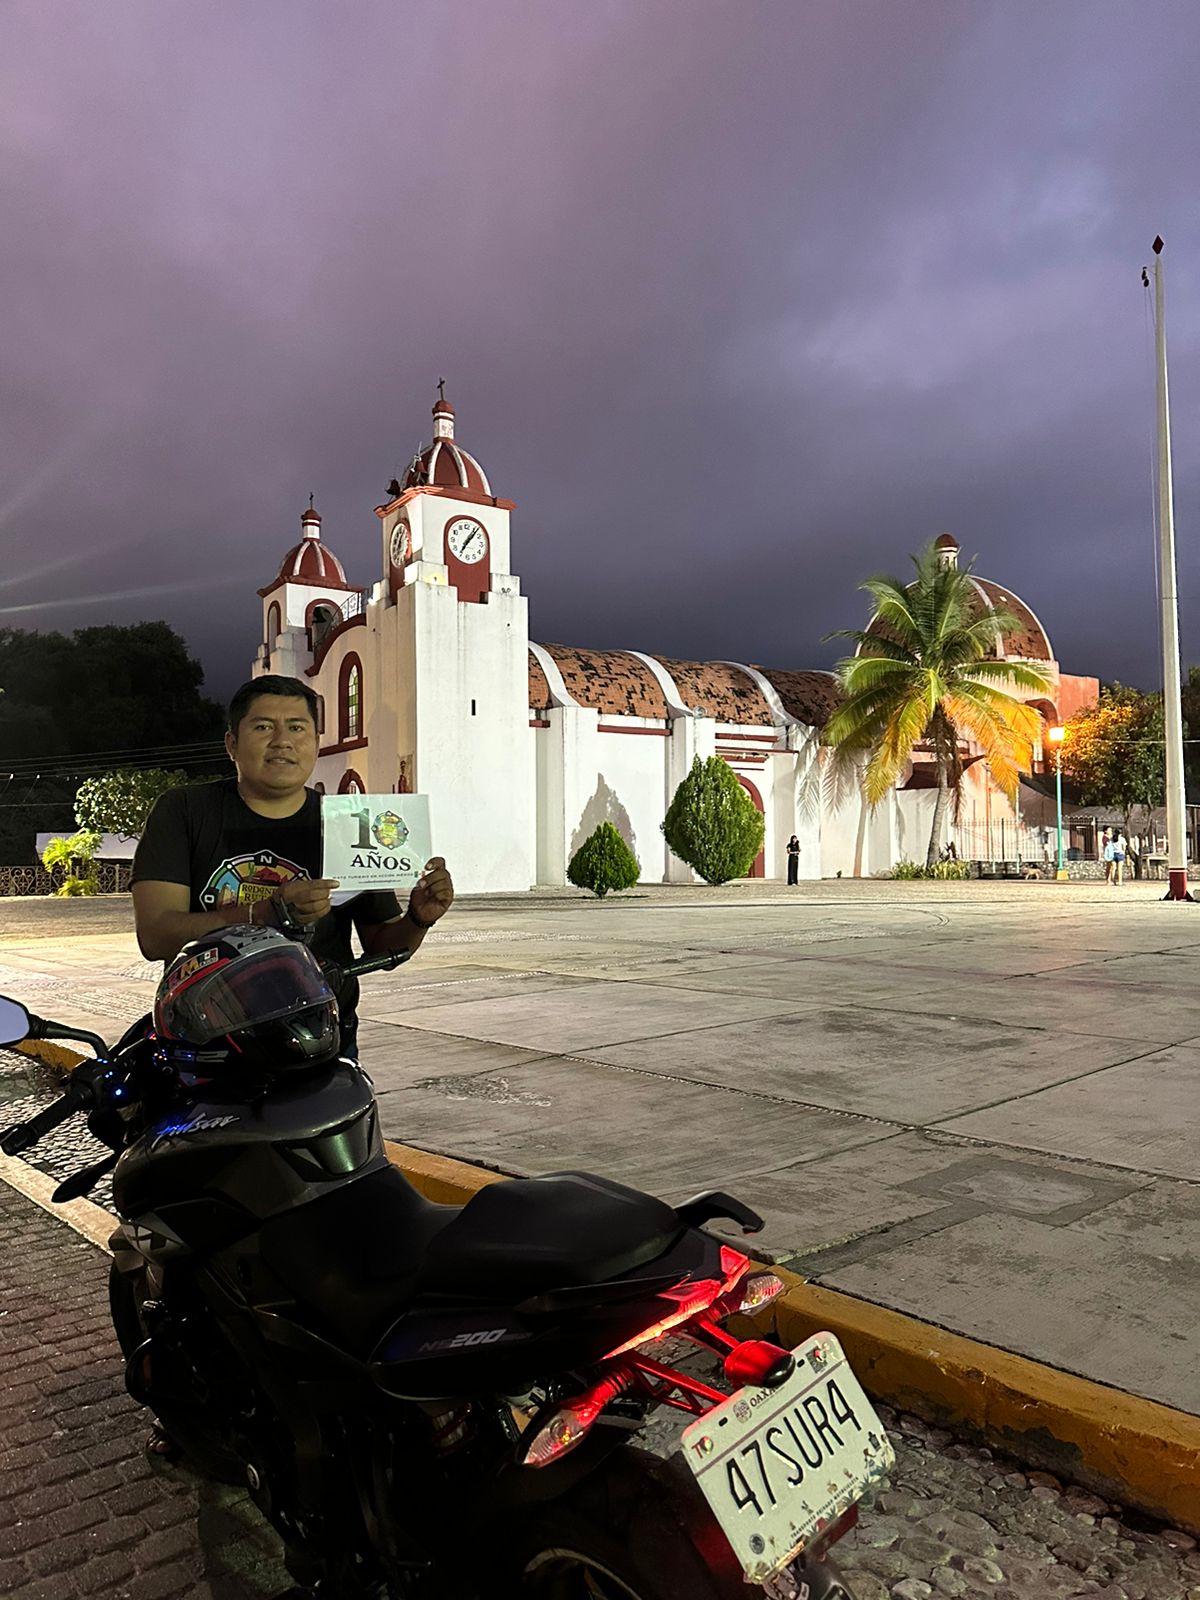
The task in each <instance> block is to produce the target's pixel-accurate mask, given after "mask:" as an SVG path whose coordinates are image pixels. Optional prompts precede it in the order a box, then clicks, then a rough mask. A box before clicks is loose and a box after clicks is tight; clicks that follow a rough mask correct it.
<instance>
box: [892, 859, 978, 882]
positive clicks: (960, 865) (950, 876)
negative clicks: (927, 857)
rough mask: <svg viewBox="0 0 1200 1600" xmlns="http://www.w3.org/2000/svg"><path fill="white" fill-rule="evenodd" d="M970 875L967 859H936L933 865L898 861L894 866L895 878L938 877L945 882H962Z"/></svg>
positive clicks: (893, 874)
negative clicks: (927, 865)
mask: <svg viewBox="0 0 1200 1600" xmlns="http://www.w3.org/2000/svg"><path fill="white" fill-rule="evenodd" d="M970 876H971V867H970V863H969V862H966V861H935V862H934V864H933V866H932V867H926V866H924V865H922V864H921V863H920V862H917V861H897V863H896V865H895V866H894V867H893V868H892V877H893V878H938V879H940V880H942V881H943V882H946V881H949V882H952V883H960V882H963V881H964V880H965V879H967V878H969V877H970Z"/></svg>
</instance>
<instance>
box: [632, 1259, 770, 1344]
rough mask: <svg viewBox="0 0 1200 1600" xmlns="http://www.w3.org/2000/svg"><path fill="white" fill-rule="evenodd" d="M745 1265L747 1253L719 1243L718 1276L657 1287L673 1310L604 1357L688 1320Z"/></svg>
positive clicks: (728, 1288) (712, 1302)
mask: <svg viewBox="0 0 1200 1600" xmlns="http://www.w3.org/2000/svg"><path fill="white" fill-rule="evenodd" d="M749 1265H750V1258H749V1256H744V1255H743V1254H742V1252H741V1251H740V1250H734V1249H733V1248H732V1246H730V1245H727V1244H723V1245H722V1246H721V1272H722V1276H721V1277H720V1278H700V1279H698V1280H697V1281H695V1282H692V1283H680V1284H677V1285H676V1286H675V1287H674V1288H673V1289H660V1290H659V1292H658V1294H657V1295H656V1296H655V1298H656V1299H658V1300H674V1301H676V1302H677V1304H676V1308H675V1310H673V1311H669V1312H667V1314H666V1315H665V1316H663V1317H660V1318H659V1320H658V1321H657V1322H654V1323H651V1325H650V1327H648V1328H646V1329H645V1330H644V1331H643V1332H642V1333H639V1334H635V1335H634V1337H633V1338H632V1339H627V1340H626V1341H625V1343H624V1344H620V1345H618V1346H617V1348H616V1349H615V1350H610V1351H609V1352H608V1355H607V1356H605V1358H604V1359H605V1360H606V1361H607V1360H609V1359H610V1358H611V1357H613V1356H621V1355H624V1354H625V1352H626V1351H627V1350H636V1349H637V1347H638V1345H640V1344H649V1343H650V1341H651V1340H652V1339H658V1338H660V1337H661V1336H662V1335H663V1334H664V1333H666V1332H667V1331H668V1330H669V1329H671V1328H678V1327H679V1326H680V1324H681V1323H684V1322H688V1321H690V1320H691V1318H692V1317H694V1316H695V1315H696V1314H697V1312H700V1311H707V1310H708V1308H709V1307H710V1306H712V1305H715V1304H716V1302H717V1301H718V1300H720V1299H721V1298H722V1296H724V1295H727V1294H729V1292H730V1291H731V1290H732V1288H733V1286H734V1284H735V1283H737V1281H738V1279H739V1278H741V1277H743V1276H744V1275H745V1272H746V1268H747V1267H748V1266H749ZM780 1287H782V1285H780Z"/></svg>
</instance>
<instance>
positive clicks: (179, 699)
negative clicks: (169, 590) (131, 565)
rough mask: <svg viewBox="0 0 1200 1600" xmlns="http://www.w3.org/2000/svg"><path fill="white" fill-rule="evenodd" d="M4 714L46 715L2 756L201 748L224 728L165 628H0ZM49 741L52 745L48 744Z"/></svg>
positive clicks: (190, 662)
mask: <svg viewBox="0 0 1200 1600" xmlns="http://www.w3.org/2000/svg"><path fill="white" fill-rule="evenodd" d="M0 682H2V683H3V684H4V686H5V689H6V690H7V693H6V695H5V696H4V699H3V701H2V702H0V725H2V719H4V718H5V717H16V716H17V715H18V714H19V713H24V714H25V715H26V716H28V715H30V714H31V713H32V712H33V711H35V710H39V711H41V712H43V713H44V714H45V717H44V720H43V721H42V722H41V723H40V725H38V726H37V727H33V728H30V729H29V730H28V732H27V734H26V735H25V737H24V738H22V739H21V740H19V741H18V742H16V743H13V742H10V740H9V739H8V738H4V745H3V747H4V750H5V754H6V756H8V757H19V756H36V757H38V758H39V759H45V757H47V756H49V755H61V754H68V753H69V754H71V755H84V754H86V753H87V752H89V751H92V750H112V749H114V748H116V747H118V746H119V747H120V748H121V749H122V750H149V749H153V748H155V747H156V746H160V745H181V744H194V743H202V742H203V743H207V742H211V741H216V740H218V739H220V737H221V734H222V732H223V731H224V726H223V718H222V715H221V708H220V706H219V705H217V704H216V702H215V701H213V700H207V699H205V697H204V696H203V694H202V693H201V692H200V691H201V688H202V685H203V683H204V669H203V668H202V667H201V665H200V663H199V662H198V661H197V660H195V659H194V657H192V656H191V655H190V654H189V653H188V648H187V645H186V643H185V642H184V640H183V639H181V638H180V636H179V635H178V634H177V633H176V632H175V630H174V629H173V628H172V627H170V626H169V625H168V624H167V623H165V622H135V623H130V624H128V625H116V624H112V625H108V626H105V627H98V628H80V629H78V630H77V631H76V632H75V633H73V634H72V635H71V636H70V637H69V638H68V637H67V636H66V635H65V634H61V633H37V632H33V633H24V632H21V631H20V630H19V629H15V628H0ZM47 735H49V739H47Z"/></svg>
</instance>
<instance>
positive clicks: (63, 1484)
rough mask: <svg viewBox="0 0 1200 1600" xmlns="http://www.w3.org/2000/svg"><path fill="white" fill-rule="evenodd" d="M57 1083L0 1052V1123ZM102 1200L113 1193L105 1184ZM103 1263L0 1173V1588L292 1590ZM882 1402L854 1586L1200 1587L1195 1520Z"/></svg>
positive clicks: (656, 1436)
mask: <svg viewBox="0 0 1200 1600" xmlns="http://www.w3.org/2000/svg"><path fill="white" fill-rule="evenodd" d="M51 1090H52V1077H51V1075H50V1074H48V1073H46V1072H44V1071H43V1069H41V1068H40V1067H38V1066H36V1065H33V1064H31V1063H29V1062H28V1061H27V1060H26V1059H25V1058H24V1057H22V1056H19V1055H17V1054H15V1053H13V1052H7V1051H3V1052H0V1124H2V1125H5V1126H6V1125H7V1124H8V1123H9V1122H11V1121H14V1120H17V1118H19V1117H20V1116H28V1115H30V1114H31V1113H32V1112H33V1111H34V1110H36V1109H38V1107H39V1106H41V1105H44V1104H45V1103H46V1101H47V1099H48V1098H49V1096H50V1093H51ZM100 1149H101V1147H99V1146H97V1145H95V1142H94V1141H93V1140H91V1139H90V1137H89V1136H88V1135H87V1133H86V1131H85V1130H83V1129H82V1124H81V1122H80V1121H79V1119H76V1120H75V1121H74V1122H73V1123H70V1124H67V1126H66V1127H65V1128H63V1129H60V1130H58V1132H57V1133H56V1134H54V1135H52V1136H51V1138H49V1139H47V1140H45V1141H43V1142H42V1143H41V1144H40V1145H39V1146H38V1150H37V1156H38V1164H39V1165H40V1166H42V1167H44V1169H45V1170H47V1171H50V1172H53V1173H54V1174H55V1175H56V1176H63V1175H65V1174H66V1173H67V1172H70V1171H74V1170H75V1169H76V1168H77V1167H79V1166H81V1165H84V1164H86V1163H87V1162H89V1161H92V1160H95V1159H96V1156H97V1154H98V1153H99V1152H100ZM95 1198H96V1199H97V1200H99V1201H101V1202H102V1203H105V1204H107V1203H108V1195H107V1193H106V1192H104V1191H101V1190H98V1191H97V1193H96V1195H95ZM107 1271H108V1259H107V1257H106V1256H104V1255H103V1254H102V1253H101V1252H100V1251H98V1250H96V1249H94V1248H93V1247H92V1246H91V1245H89V1244H87V1243H85V1242H84V1241H83V1240H81V1239H79V1238H78V1237H77V1236H76V1235H75V1234H73V1233H72V1232H71V1231H70V1230H69V1229H68V1228H66V1227H65V1226H64V1225H63V1224H62V1223H59V1222H57V1221H55V1220H54V1218H52V1217H50V1216H48V1215H47V1214H46V1213H45V1212H42V1211H40V1210H38V1209H37V1208H36V1207H34V1206H33V1205H32V1204H31V1203H30V1202H28V1201H26V1200H25V1199H23V1198H22V1197H21V1196H19V1195H17V1194H15V1193H13V1192H12V1191H10V1190H9V1189H7V1188H6V1187H5V1186H4V1185H3V1184H0V1350H2V1351H3V1353H4V1367H3V1377H2V1380H0V1383H2V1387H0V1596H3V1597H4V1600H91V1597H93V1596H103V1597H112V1600H176V1597H179V1600H183V1597H190V1596H194V1597H196V1600H262V1597H264V1596H269V1595H274V1594H277V1593H279V1592H280V1591H281V1590H283V1589H285V1588H286V1587H287V1579H286V1577H285V1575H284V1573H283V1569H282V1566H281V1565H280V1562H279V1544H278V1541H277V1540H276V1538H275V1536H274V1534H273V1533H272V1532H271V1530H270V1529H269V1528H268V1527H267V1526H266V1525H265V1524H264V1523H263V1521H262V1519H261V1518H260V1517H259V1514H258V1512H257V1510H256V1509H255V1507H254V1506H253V1504H252V1502H251V1501H250V1500H249V1499H248V1498H247V1497H246V1496H244V1495H241V1494H236V1493H234V1492H233V1491H230V1490H228V1489H223V1488H217V1487H214V1486H212V1485H209V1484H203V1483H200V1482H198V1481H197V1480H196V1479H194V1478H193V1477H192V1476H191V1475H190V1474H188V1473H186V1472H184V1471H181V1470H180V1469H177V1468H166V1467H163V1466H161V1465H158V1464H156V1465H154V1466H152V1465H151V1464H150V1463H149V1462H148V1461H147V1460H146V1458H145V1455H144V1454H143V1449H142V1446H143V1442H144V1438H145V1434H146V1428H147V1421H146V1413H145V1412H143V1411H141V1410H140V1409H139V1408H138V1407H137V1406H135V1405H134V1403H133V1401H132V1400H130V1399H129V1397H128V1396H127V1395H126V1393H125V1390H124V1385H123V1382H122V1378H121V1371H120V1362H119V1354H118V1351H117V1348H116V1343H115V1340H114V1338H113V1335H112V1330H111V1326H110V1324H109V1321H108V1311H107V1290H106V1278H107ZM687 1348H689V1349H690V1348H691V1347H687ZM664 1354H665V1352H664ZM674 1354H675V1352H674V1351H672V1352H671V1355H672V1357H673V1356H674ZM690 1364H691V1362H689V1365H690ZM880 1410H881V1415H882V1416H883V1419H884V1422H885V1423H886V1424H887V1426H888V1429H889V1432H890V1433H891V1436H892V1439H893V1442H894V1443H895V1446H896V1454H897V1464H896V1469H895V1471H894V1473H893V1475H892V1478H891V1480H890V1482H889V1483H888V1484H887V1486H886V1487H884V1488H883V1489H881V1490H880V1492H879V1494H878V1496H877V1499H876V1502H875V1504H874V1505H873V1506H871V1507H864V1509H863V1515H862V1520H861V1524H860V1527H859V1529H858V1530H857V1531H856V1532H855V1533H853V1534H851V1535H850V1536H848V1537H847V1538H846V1539H845V1540H843V1541H842V1543H841V1544H840V1545H839V1546H838V1560H839V1562H840V1563H841V1565H842V1567H843V1568H844V1570H845V1573H846V1577H847V1581H848V1582H849V1584H850V1586H851V1588H852V1590H853V1592H854V1595H855V1600H926V1597H930V1596H933V1597H938V1596H963V1597H966V1600H977V1597H982V1596H990V1597H991V1600H1070V1597H1073V1596H1077V1595H1094V1596H1100V1597H1104V1600H1200V1549H1197V1547H1196V1545H1197V1542H1196V1541H1195V1540H1193V1539H1192V1538H1190V1537H1189V1536H1188V1535H1187V1534H1183V1533H1177V1532H1174V1531H1172V1530H1170V1529H1162V1528H1156V1527H1153V1526H1151V1525H1149V1524H1148V1523H1145V1522H1143V1521H1140V1520H1139V1519H1138V1518H1137V1517H1136V1516H1135V1515H1134V1514H1132V1513H1129V1512H1123V1511H1122V1510H1121V1508H1120V1507H1117V1506H1113V1505H1110V1504H1107V1503H1105V1502H1103V1501H1101V1500H1098V1499H1097V1498H1096V1497H1095V1496H1093V1495H1090V1494H1087V1493H1085V1492H1084V1491H1083V1490H1081V1489H1078V1488H1075V1487H1073V1486H1071V1485H1063V1484H1060V1483H1059V1482H1058V1481H1057V1480H1056V1479H1054V1478H1053V1477H1051V1476H1050V1475H1049V1474H1045V1473H1038V1472H1031V1473H1026V1472H1024V1471H1023V1470H1022V1469H1021V1468H1020V1466H1019V1465H1018V1464H1017V1463H1016V1462H1015V1461H1013V1460H1011V1459H1009V1458H1006V1457H1003V1456H1000V1455H996V1454H993V1453H992V1452H991V1451H989V1450H987V1449H984V1448H975V1447H973V1446H972V1445H969V1444H966V1443H961V1442H958V1441H956V1440H955V1439H954V1438H953V1436H952V1435H950V1434H949V1433H946V1432H943V1431H940V1430H937V1429H931V1428H929V1427H927V1426H926V1425H925V1424H924V1423H922V1422H920V1421H919V1420H918V1419H916V1418H913V1417H908V1416H903V1415H899V1416H898V1415H896V1414H894V1413H892V1412H891V1411H889V1410H888V1409H887V1408H886V1407H881V1408H880ZM650 1433H651V1437H650V1441H649V1442H650V1443H651V1445H652V1446H653V1447H655V1448H658V1449H660V1450H670V1449H673V1448H674V1444H675V1438H676V1435H677V1433H678V1424H677V1422H675V1421H674V1419H672V1418H671V1417H670V1416H666V1417H660V1419H659V1420H658V1421H657V1422H656V1423H655V1424H654V1426H653V1427H652V1429H651V1430H650Z"/></svg>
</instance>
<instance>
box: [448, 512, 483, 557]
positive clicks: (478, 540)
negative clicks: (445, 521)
mask: <svg viewBox="0 0 1200 1600" xmlns="http://www.w3.org/2000/svg"><path fill="white" fill-rule="evenodd" d="M446 544H447V547H448V548H449V549H450V551H451V552H452V553H453V554H454V555H456V556H457V557H458V559H459V560H460V561H462V562H465V564H466V565H467V566H473V565H474V564H475V562H476V561H482V560H483V558H484V556H485V555H487V547H488V537H487V533H486V531H485V530H484V527H483V524H482V523H480V522H476V521H475V519H474V517H458V518H456V519H455V521H454V522H452V523H451V524H450V526H449V527H448V528H447V529H446Z"/></svg>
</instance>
